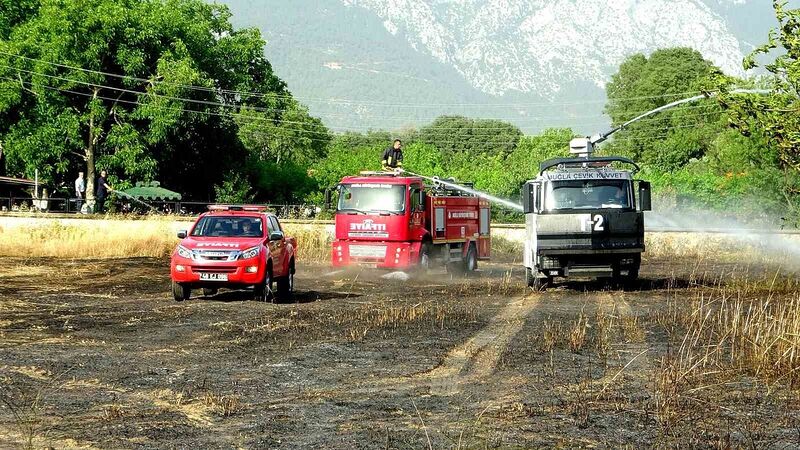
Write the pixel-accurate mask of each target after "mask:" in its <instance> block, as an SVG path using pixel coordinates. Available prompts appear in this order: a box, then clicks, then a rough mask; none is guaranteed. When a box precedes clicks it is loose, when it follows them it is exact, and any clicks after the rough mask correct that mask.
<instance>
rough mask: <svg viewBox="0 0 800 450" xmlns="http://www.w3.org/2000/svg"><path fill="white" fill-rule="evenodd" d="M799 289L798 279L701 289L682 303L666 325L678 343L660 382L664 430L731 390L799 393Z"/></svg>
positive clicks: (663, 321)
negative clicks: (740, 386)
mask: <svg viewBox="0 0 800 450" xmlns="http://www.w3.org/2000/svg"><path fill="white" fill-rule="evenodd" d="M792 287H794V282H793V281H791V280H789V281H785V282H778V281H777V280H776V279H775V278H773V279H772V281H771V282H770V281H769V279H765V280H760V281H759V280H750V281H748V282H742V281H740V282H738V283H732V284H731V285H727V286H725V285H718V286H715V287H714V288H713V289H702V290H699V291H698V292H696V293H695V295H694V298H692V299H691V300H690V301H688V302H687V301H686V300H680V299H677V298H676V300H675V302H674V303H672V304H671V305H670V307H669V309H668V311H667V312H665V313H664V314H663V317H661V318H660V320H659V323H660V324H662V326H664V328H665V330H666V331H667V333H668V334H669V335H670V336H671V337H670V341H671V348H670V350H669V351H668V352H667V354H666V355H664V356H663V357H662V359H661V364H660V370H659V371H658V374H657V376H656V379H655V394H656V396H655V406H656V416H657V418H658V420H659V423H660V424H661V426H662V428H663V429H664V430H666V431H669V430H671V429H673V428H674V427H675V426H676V425H677V424H678V423H680V422H681V421H682V420H686V419H687V417H688V416H689V414H690V412H691V411H693V410H695V409H697V408H705V407H707V405H708V403H709V402H711V401H713V400H709V398H705V399H704V396H711V395H712V394H711V393H712V392H714V391H715V390H717V388H720V387H723V388H724V386H726V385H728V384H730V383H739V382H741V381H742V380H749V381H748V384H753V383H754V384H756V385H758V384H763V385H765V386H766V387H767V390H768V391H770V390H772V389H775V388H778V387H779V386H785V387H789V388H793V389H797V388H798V387H800V291H798V290H796V289H791V288H792Z"/></svg>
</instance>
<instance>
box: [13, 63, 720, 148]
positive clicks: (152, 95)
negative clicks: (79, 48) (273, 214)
mask: <svg viewBox="0 0 800 450" xmlns="http://www.w3.org/2000/svg"><path fill="white" fill-rule="evenodd" d="M0 67H4V68H7V69H11V70H17V71H20V72H22V73H27V74H30V75H41V76H44V77H47V78H51V79H57V80H61V81H66V82H71V83H76V84H82V85H86V86H90V87H96V88H101V89H108V90H112V91H117V92H122V93H129V94H133V95H141V96H151V97H157V98H164V99H168V100H173V101H180V102H186V103H194V104H200V105H206V106H217V107H222V108H240V109H241V108H247V109H252V110H255V111H259V112H261V111H273V112H285V110H283V109H272V108H258V107H246V106H245V107H242V106H239V105H231V104H227V103H220V102H211V101H206V100H197V99H187V98H183V97H173V96H167V95H163V94H156V93H153V92H143V91H137V90H131V89H126V88H119V87H114V86H107V85H102V84H97V83H91V82H86V81H81V80H75V79H71V78H66V77H60V76H56V75H48V74H44V73H41V72H34V71H29V70H25V69H19V68H16V67H12V66H6V65H3V64H0ZM9 81H13V82H15V83H16V82H19V81H20V80H12V79H9ZM29 83H31V84H33V85H40V86H49V85H45V84H42V83H35V82H33V81H30V82H29ZM49 87H51V88H54V89H61V90H63V91H65V92H70V93H77V92H76V91H73V90H66V89H63V88H58V87H55V86H49ZM92 95H94V94H92ZM98 98H103V99H106V97H98ZM108 100H109V101H111V99H108ZM114 101H120V100H119V99H114ZM125 103H130V102H127V101H126V102H125ZM136 104H141V103H139V102H136ZM145 105H147V106H150V107H152V106H153V105H150V104H145ZM705 107H707V105H695V106H687V107H684V108H682V110H683V109H690V108H705ZM192 111H194V110H192ZM711 114H716V113H715V112H714V113H707V114H699V115H697V116H702V115H711ZM231 115H232V116H235V117H246V118H247V119H249V120H263V121H267V122H274V123H286V124H294V125H306V124H307V123H306V122H297V121H289V120H284V119H271V118H259V117H254V116H250V115H247V114H242V113H238V114H231ZM646 120H648V121H649V120H663V118H653V119H646ZM574 125H579V124H574ZM583 125H587V123H583ZM339 128H340V129H341V130H345V131H362V130H363V128H344V127H339ZM437 129H438V130H461V129H462V128H459V127H456V128H445V127H439V128H437ZM470 129H471V130H496V129H505V128H504V127H470ZM306 131H308V130H306ZM319 133H320V134H322V133H323V132H319ZM472 135H473V136H479V135H482V134H475V133H473V134H472ZM486 136H491V135H490V134H489V135H486Z"/></svg>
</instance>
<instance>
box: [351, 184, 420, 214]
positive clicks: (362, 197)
mask: <svg viewBox="0 0 800 450" xmlns="http://www.w3.org/2000/svg"><path fill="white" fill-rule="evenodd" d="M405 208H406V186H405V185H399V184H379V183H375V184H371V183H370V184H343V185H342V186H341V188H340V191H339V207H338V208H337V210H338V211H343V212H350V211H353V212H356V213H363V214H368V213H380V212H387V213H392V214H396V213H402V212H403V211H405Z"/></svg>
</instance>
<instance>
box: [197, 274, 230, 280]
mask: <svg viewBox="0 0 800 450" xmlns="http://www.w3.org/2000/svg"><path fill="white" fill-rule="evenodd" d="M200 280H202V281H228V274H227V273H201V274H200Z"/></svg>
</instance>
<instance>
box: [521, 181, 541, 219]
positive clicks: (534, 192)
mask: <svg viewBox="0 0 800 450" xmlns="http://www.w3.org/2000/svg"><path fill="white" fill-rule="evenodd" d="M538 197H539V184H538V183H536V182H532V181H529V182H527V183H525V184H524V185H523V186H522V210H523V212H524V213H525V214H530V213H537V212H539V209H538V203H539V202H538V201H537V199H538Z"/></svg>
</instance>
